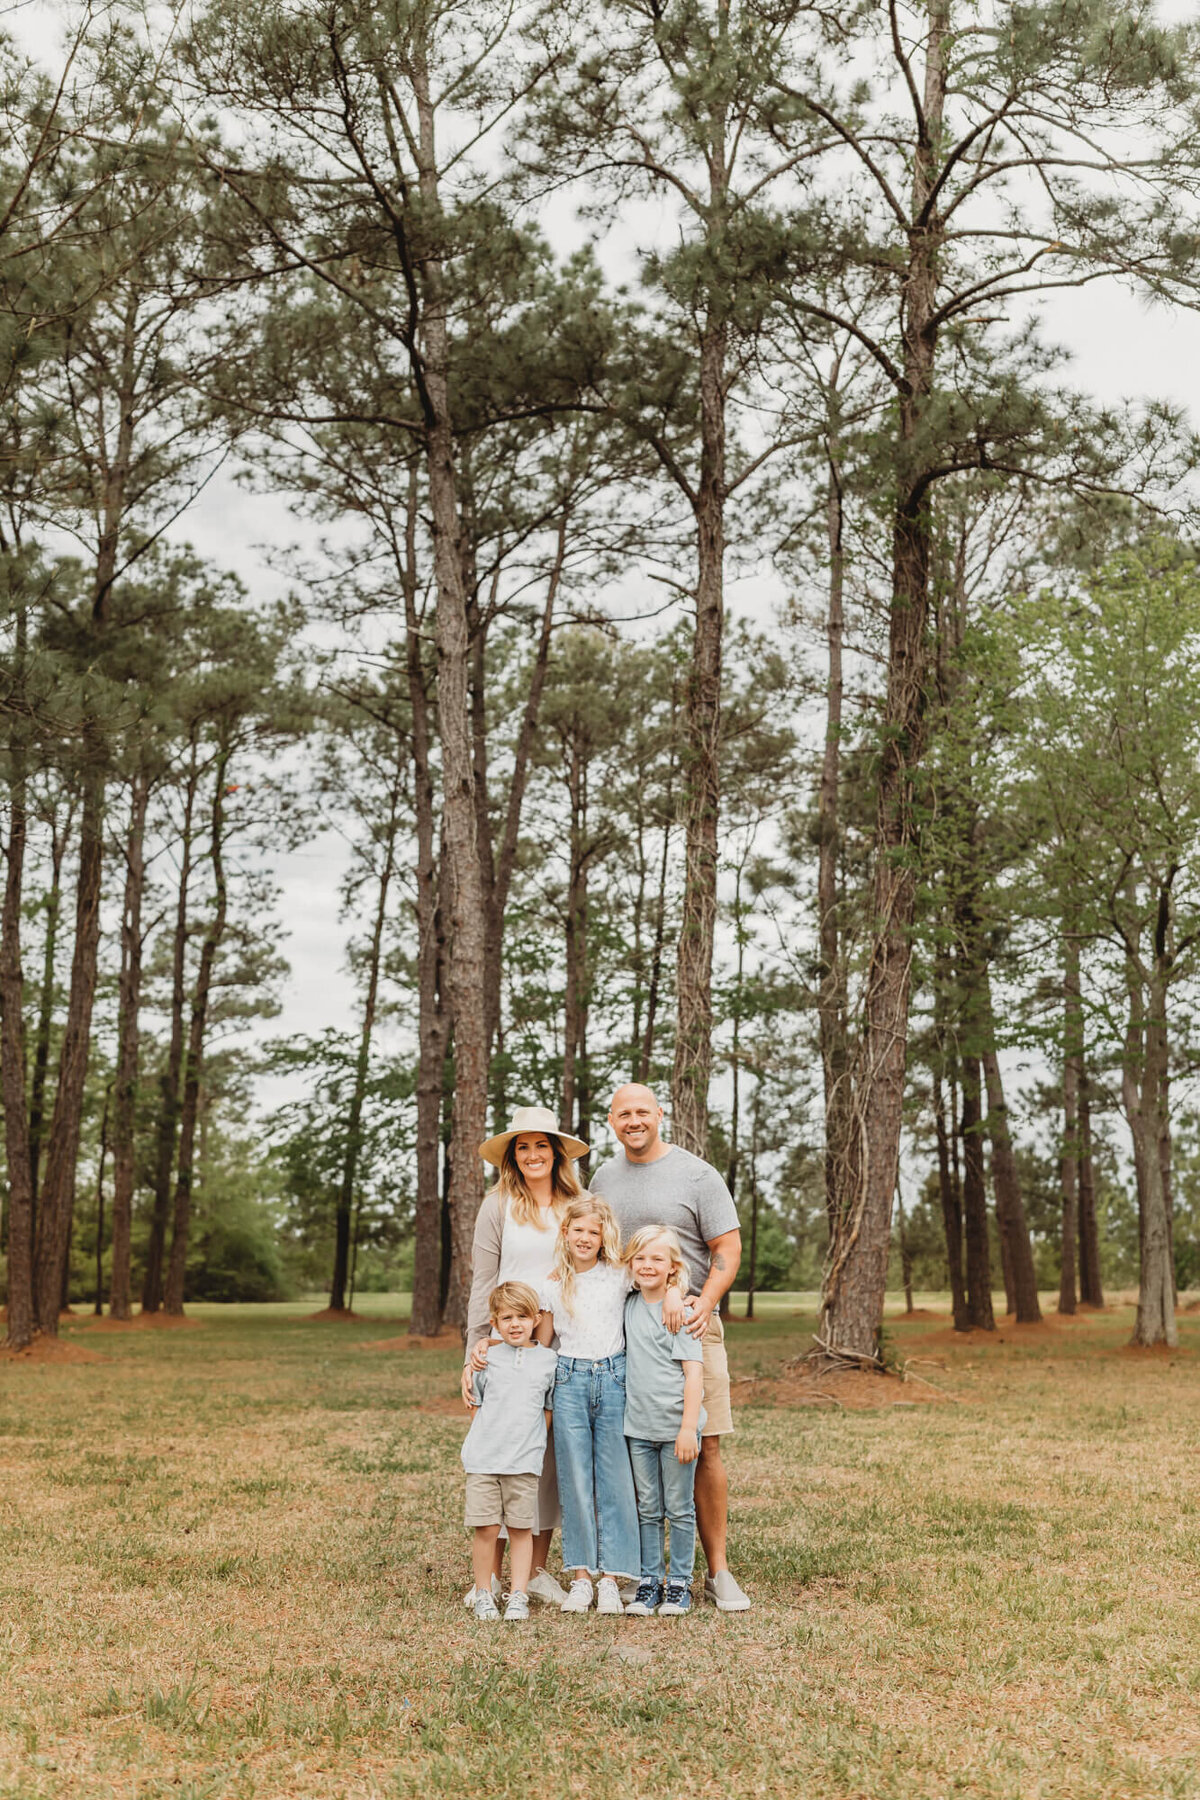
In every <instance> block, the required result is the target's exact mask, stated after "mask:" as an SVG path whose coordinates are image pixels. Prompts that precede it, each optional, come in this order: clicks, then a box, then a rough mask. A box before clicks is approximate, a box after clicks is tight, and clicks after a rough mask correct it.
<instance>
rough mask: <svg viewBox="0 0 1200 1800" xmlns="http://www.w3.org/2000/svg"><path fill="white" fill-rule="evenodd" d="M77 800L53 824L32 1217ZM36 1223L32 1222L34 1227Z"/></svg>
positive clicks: (34, 1100)
mask: <svg viewBox="0 0 1200 1800" xmlns="http://www.w3.org/2000/svg"><path fill="white" fill-rule="evenodd" d="M74 819H75V807H74V803H73V801H72V802H69V803H68V805H67V816H66V820H65V822H64V825H63V829H62V832H61V833H60V832H59V830H58V823H57V819H55V820H54V821H53V822H52V823H51V827H50V886H49V889H48V891H47V894H46V909H45V910H46V936H45V940H44V942H43V945H42V986H41V993H40V994H39V996H38V1013H37V1031H36V1033H35V1035H34V1041H33V1073H32V1075H31V1077H30V1082H29V1187H30V1194H31V1197H32V1208H33V1211H32V1217H33V1221H34V1224H36V1220H37V1203H38V1191H39V1183H40V1180H41V1165H42V1135H43V1126H44V1124H45V1118H46V1077H47V1075H48V1073H49V1069H50V1033H51V1029H52V1027H53V1024H54V975H55V962H56V957H57V952H58V927H59V923H60V921H61V918H62V870H63V862H64V861H65V859H66V854H67V848H68V846H69V844H70V841H71V835H72V830H73V827H74ZM32 1229H33V1227H32V1226H31V1231H32ZM31 1241H32V1239H31Z"/></svg>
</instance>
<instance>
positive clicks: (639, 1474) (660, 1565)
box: [629, 1438, 696, 1583]
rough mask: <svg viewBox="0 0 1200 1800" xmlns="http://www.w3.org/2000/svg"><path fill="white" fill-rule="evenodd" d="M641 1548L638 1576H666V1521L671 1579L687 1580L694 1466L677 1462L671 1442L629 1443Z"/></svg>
mask: <svg viewBox="0 0 1200 1800" xmlns="http://www.w3.org/2000/svg"><path fill="white" fill-rule="evenodd" d="M629 1460H630V1462H631V1463H632V1464H633V1485H634V1487H635V1489H636V1490H637V1510H638V1529H639V1532H640V1535H641V1544H642V1568H641V1576H642V1580H643V1581H645V1580H646V1579H647V1577H649V1578H650V1579H651V1580H653V1581H662V1580H663V1578H664V1576H665V1575H666V1572H667V1570H666V1521H667V1520H668V1519H670V1521H671V1580H672V1581H685V1582H689V1583H690V1581H691V1579H692V1572H693V1570H694V1569H695V1566H696V1499H695V1492H696V1465H695V1463H694V1462H689V1463H681V1462H680V1460H679V1458H678V1457H677V1456H676V1454H675V1440H674V1438H671V1439H670V1440H669V1441H668V1442H667V1443H665V1444H655V1443H651V1442H650V1441H649V1440H648V1439H647V1438H630V1439H629Z"/></svg>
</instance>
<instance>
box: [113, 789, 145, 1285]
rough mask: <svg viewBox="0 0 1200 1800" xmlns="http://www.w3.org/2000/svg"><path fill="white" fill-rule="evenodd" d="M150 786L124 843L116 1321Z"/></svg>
mask: <svg viewBox="0 0 1200 1800" xmlns="http://www.w3.org/2000/svg"><path fill="white" fill-rule="evenodd" d="M149 801H150V782H149V779H148V778H147V776H146V775H145V774H144V773H143V772H141V771H138V772H137V773H136V774H135V775H134V777H133V781H132V783H131V786H130V804H129V830H128V833H127V834H126V839H125V898H124V904H123V907H122V910H121V975H120V985H119V993H118V1008H117V1011H118V1016H117V1071H116V1104H115V1106H114V1109H113V1112H114V1117H113V1133H112V1155H113V1203H112V1273H111V1275H110V1278H109V1297H108V1307H109V1313H110V1316H111V1317H112V1318H114V1319H128V1318H129V1317H130V1316H131V1314H132V1310H133V1308H132V1295H131V1292H130V1243H131V1229H132V1224H133V1187H134V1149H135V1146H134V1120H135V1112H136V1107H137V1085H138V1013H139V1009H140V1006H141V993H142V894H143V891H144V889H145V868H146V864H145V854H144V840H145V832H146V810H147V807H148V805H149Z"/></svg>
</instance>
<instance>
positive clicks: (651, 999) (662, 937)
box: [633, 790, 671, 1083]
mask: <svg viewBox="0 0 1200 1800" xmlns="http://www.w3.org/2000/svg"><path fill="white" fill-rule="evenodd" d="M669 797H670V795H669V790H668V798H669ZM670 866H671V825H670V820H669V819H667V820H665V821H664V823H663V839H662V861H661V862H660V864H659V870H658V899H657V901H656V902H655V907H654V948H653V950H652V951H651V954H650V980H649V984H648V986H647V988H646V1030H645V1033H644V1034H643V1037H642V1042H641V1047H640V1050H639V1052H638V1060H637V1064H636V1066H635V1068H634V1072H633V1078H634V1080H635V1081H640V1082H643V1083H644V1082H648V1081H649V1079H650V1071H651V1069H652V1067H653V1064H654V1034H655V1030H656V1029H657V1026H658V1000H659V995H660V993H661V992H662V970H663V947H664V944H665V941H666V927H667V873H668V870H669V869H670Z"/></svg>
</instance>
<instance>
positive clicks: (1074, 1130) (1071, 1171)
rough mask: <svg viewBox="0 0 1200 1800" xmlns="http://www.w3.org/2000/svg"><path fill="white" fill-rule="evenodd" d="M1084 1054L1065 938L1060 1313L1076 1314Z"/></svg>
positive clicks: (1075, 977)
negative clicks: (1081, 1076)
mask: <svg viewBox="0 0 1200 1800" xmlns="http://www.w3.org/2000/svg"><path fill="white" fill-rule="evenodd" d="M1082 1055H1083V1006H1082V1002H1081V998H1080V986H1079V939H1078V938H1077V937H1076V936H1075V935H1074V934H1073V933H1072V932H1070V931H1068V932H1066V934H1065V935H1064V938H1063V1151H1062V1270H1061V1274H1060V1276H1059V1284H1058V1310H1059V1312H1060V1313H1073V1312H1074V1311H1075V1241H1076V1238H1077V1236H1078V1232H1079V1068H1080V1061H1081V1058H1082Z"/></svg>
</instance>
